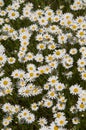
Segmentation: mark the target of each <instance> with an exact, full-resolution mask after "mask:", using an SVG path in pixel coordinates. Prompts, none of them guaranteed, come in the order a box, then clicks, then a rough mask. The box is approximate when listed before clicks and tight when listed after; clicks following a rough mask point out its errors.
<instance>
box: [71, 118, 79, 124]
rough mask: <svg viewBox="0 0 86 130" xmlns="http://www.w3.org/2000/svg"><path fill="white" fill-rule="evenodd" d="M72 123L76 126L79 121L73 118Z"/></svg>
mask: <svg viewBox="0 0 86 130" xmlns="http://www.w3.org/2000/svg"><path fill="white" fill-rule="evenodd" d="M72 122H73V124H75V125H77V124H79V123H80V120H79V118H78V117H74V118H73V119H72Z"/></svg>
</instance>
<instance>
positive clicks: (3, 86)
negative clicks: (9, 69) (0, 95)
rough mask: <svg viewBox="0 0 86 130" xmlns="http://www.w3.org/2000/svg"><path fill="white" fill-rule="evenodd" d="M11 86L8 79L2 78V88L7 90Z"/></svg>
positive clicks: (0, 84) (0, 82)
mask: <svg viewBox="0 0 86 130" xmlns="http://www.w3.org/2000/svg"><path fill="white" fill-rule="evenodd" d="M11 85H12V82H11V79H10V78H9V77H4V78H2V79H1V80H0V86H1V87H2V88H9V87H10V86H11Z"/></svg>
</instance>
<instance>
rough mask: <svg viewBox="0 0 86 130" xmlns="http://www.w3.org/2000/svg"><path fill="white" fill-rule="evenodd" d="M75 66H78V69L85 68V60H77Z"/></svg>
mask: <svg viewBox="0 0 86 130" xmlns="http://www.w3.org/2000/svg"><path fill="white" fill-rule="evenodd" d="M77 65H78V66H79V67H85V65H86V60H85V59H84V58H81V59H78V61H77Z"/></svg>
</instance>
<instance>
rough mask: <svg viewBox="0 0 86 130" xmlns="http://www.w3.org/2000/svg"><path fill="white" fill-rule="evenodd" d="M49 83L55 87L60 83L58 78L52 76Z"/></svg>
mask: <svg viewBox="0 0 86 130" xmlns="http://www.w3.org/2000/svg"><path fill="white" fill-rule="evenodd" d="M48 82H49V84H50V85H51V86H54V85H56V84H57V83H58V77H57V76H51V77H49V79H48Z"/></svg>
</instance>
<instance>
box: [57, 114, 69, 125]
mask: <svg viewBox="0 0 86 130" xmlns="http://www.w3.org/2000/svg"><path fill="white" fill-rule="evenodd" d="M67 122H68V121H66V118H65V117H64V116H62V117H61V118H57V119H56V124H57V125H58V126H60V127H64V126H65V125H66V124H67Z"/></svg>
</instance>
